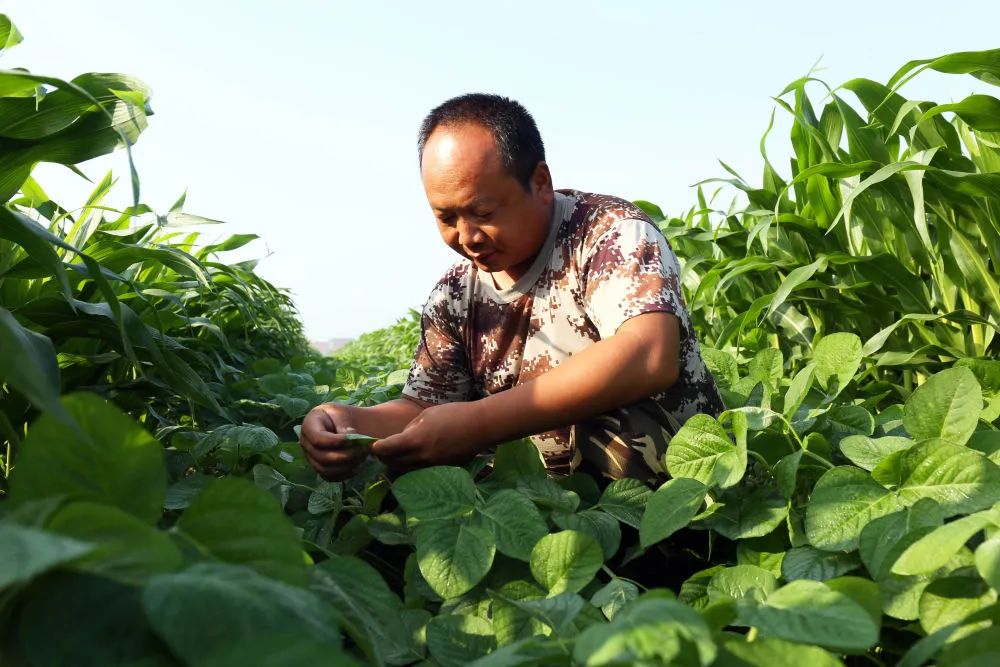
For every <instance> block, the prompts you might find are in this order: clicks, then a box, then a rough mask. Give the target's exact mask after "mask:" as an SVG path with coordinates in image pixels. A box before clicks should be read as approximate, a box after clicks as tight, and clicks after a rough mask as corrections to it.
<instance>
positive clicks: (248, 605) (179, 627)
mask: <svg viewBox="0 0 1000 667" xmlns="http://www.w3.org/2000/svg"><path fill="white" fill-rule="evenodd" d="M142 606H143V609H144V610H145V612H146V617H147V618H148V619H149V623H150V625H151V626H152V627H153V629H154V630H155V631H156V634H158V635H159V636H160V637H162V638H163V640H164V641H165V642H166V643H167V644H168V645H169V646H170V649H171V650H172V651H173V652H174V653H175V654H176V655H177V656H179V657H180V658H181V659H183V660H184V661H185V662H187V663H195V664H211V661H210V660H209V659H208V658H210V656H211V655H212V654H213V653H215V652H216V651H226V650H231V649H232V647H235V646H239V645H240V644H242V643H244V642H246V641H250V640H252V639H253V638H254V637H255V636H257V635H258V634H259V633H260V631H261V629H262V628H266V629H267V632H269V633H287V634H288V635H291V636H294V637H301V638H302V639H304V640H311V641H318V642H321V643H323V644H325V645H327V646H329V647H330V649H331V650H333V651H335V650H336V649H339V648H340V643H341V640H340V632H339V630H338V623H337V619H336V616H335V614H334V611H333V608H332V607H328V606H327V605H325V604H323V602H321V601H320V599H319V598H317V597H316V596H315V595H314V594H313V593H311V592H309V591H307V590H305V589H302V588H297V587H294V586H288V585H286V584H282V583H279V582H277V581H274V580H272V579H268V578H267V577H264V576H262V575H260V574H257V573H256V572H255V571H253V570H251V569H249V568H246V567H240V566H237V565H228V564H224V563H198V564H197V565H194V566H192V567H190V568H188V569H187V570H185V571H183V572H177V573H173V574H161V575H158V576H156V577H154V578H153V579H151V580H150V581H149V583H148V584H146V586H145V588H144V589H143V591H142ZM220 621H222V622H220Z"/></svg>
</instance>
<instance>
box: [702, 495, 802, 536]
mask: <svg viewBox="0 0 1000 667" xmlns="http://www.w3.org/2000/svg"><path fill="white" fill-rule="evenodd" d="M787 516H788V504H787V503H786V502H785V499H784V498H782V497H781V495H780V494H778V493H777V492H776V491H775V490H774V489H771V488H768V487H761V488H759V489H757V490H755V491H753V492H752V493H749V494H746V495H742V494H738V493H732V494H731V495H727V496H723V497H722V498H721V499H720V502H717V503H715V504H714V505H712V506H711V507H709V508H708V510H707V511H705V512H703V513H702V514H701V515H700V516H699V517H696V520H697V519H700V520H701V521H702V522H703V523H704V524H705V525H706V526H708V527H709V528H711V529H712V530H714V531H716V532H718V533H720V534H721V535H723V536H725V537H728V538H729V539H731V540H742V539H747V538H751V537H763V536H764V535H767V534H768V533H770V532H771V531H773V530H774V529H775V528H777V527H778V526H780V525H781V524H782V522H784V521H785V518H786V517H787Z"/></svg>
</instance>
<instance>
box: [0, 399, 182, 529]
mask: <svg viewBox="0 0 1000 667" xmlns="http://www.w3.org/2000/svg"><path fill="white" fill-rule="evenodd" d="M62 405H63V407H64V408H65V409H66V411H67V412H68V413H69V415H70V416H71V417H72V419H73V421H74V422H75V425H74V426H69V425H67V424H65V423H63V422H61V421H59V420H57V419H56V418H55V417H54V416H53V415H48V414H43V415H42V416H41V417H39V418H38V419H37V420H36V421H35V422H34V423H33V424H32V425H31V428H30V429H29V431H28V436H27V437H26V438H25V439H24V442H23V443H22V451H21V453H20V456H19V457H18V461H17V469H16V470H15V472H14V475H13V476H12V479H11V492H10V502H11V504H12V505H14V506H18V505H22V504H24V503H26V502H30V501H32V500H39V499H42V498H47V497H51V496H59V495H65V496H68V497H70V498H75V499H79V500H92V501H95V502H99V503H107V504H109V505H114V506H115V507H119V508H121V509H122V510H124V511H126V512H129V513H131V514H133V515H135V516H137V517H138V518H139V519H141V520H142V521H145V522H146V523H153V522H154V521H156V520H157V519H159V518H160V514H161V512H162V509H163V498H164V495H165V492H166V487H167V476H166V471H165V470H164V466H163V447H162V446H161V445H160V444H159V443H158V442H156V440H154V439H153V437H152V436H151V435H149V433H148V432H147V431H146V430H145V429H144V428H142V427H141V426H140V425H139V424H137V423H136V422H134V421H132V420H131V419H130V418H129V417H128V416H126V415H125V414H124V413H123V412H121V411H120V410H118V408H116V407H114V406H112V405H110V404H108V403H106V402H105V401H104V400H102V399H101V398H99V397H98V396H96V395H94V394H85V393H78V394H70V395H68V396H64V397H63V398H62Z"/></svg>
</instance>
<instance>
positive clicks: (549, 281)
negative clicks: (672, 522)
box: [300, 94, 722, 480]
mask: <svg viewBox="0 0 1000 667" xmlns="http://www.w3.org/2000/svg"><path fill="white" fill-rule="evenodd" d="M418 153H419V158H420V174H421V178H422V180H423V185H424V191H425V192H426V195H427V201H428V202H429V204H430V206H431V209H432V210H433V212H434V215H435V217H436V219H437V227H438V232H439V233H440V235H441V239H442V240H443V241H444V242H445V243H446V244H447V245H448V246H449V247H450V248H451V249H452V250H454V251H455V252H456V253H458V254H459V255H461V256H462V259H461V260H459V261H458V262H457V263H456V264H454V265H453V266H452V267H451V268H450V269H449V270H448V271H447V272H446V273H445V274H444V276H443V277H442V278H441V280H440V281H438V283H437V285H435V287H434V289H433V290H432V291H431V295H430V297H429V298H428V300H427V303H426V304H425V306H424V309H423V315H422V319H421V336H420V344H419V346H418V348H417V350H416V353H415V355H414V360H413V365H412V367H411V369H410V374H409V378H408V379H407V382H406V385H405V387H404V389H403V395H402V398H399V399H397V400H394V401H389V402H387V403H383V404H381V405H376V406H373V407H367V408H362V407H355V406H347V405H338V404H334V403H329V404H324V405H320V406H318V407H316V408H315V409H314V410H312V411H311V412H310V413H309V414H308V415H307V416H306V418H305V421H304V422H303V425H302V434H301V440H300V442H301V445H302V447H303V449H304V451H305V454H306V457H307V458H308V460H309V462H310V463H311V464H312V466H313V467H314V468H315V469H316V470H317V471H318V472H319V473H320V474H321V475H322V476H323V477H324V478H326V479H328V480H343V479H346V478H348V477H350V476H351V475H353V474H354V473H355V472H356V471H357V469H358V468H359V466H360V465H361V463H362V462H363V461H364V459H365V456H366V453H367V452H366V450H364V449H363V448H359V447H358V446H357V445H355V444H353V443H350V442H347V441H345V440H344V436H343V434H344V433H348V432H352V431H353V432H358V433H364V434H367V435H372V436H375V437H378V438H382V439H381V440H379V441H378V442H376V443H375V444H374V445H373V447H372V452H373V453H374V455H375V456H377V457H378V458H379V459H380V460H381V461H383V462H384V463H385V464H386V465H387V466H388V467H389V469H390V470H391V471H395V472H401V471H404V470H409V469H414V468H419V467H424V466H431V465H445V464H462V463H465V462H467V461H469V460H471V459H472V458H474V457H475V456H476V455H478V454H481V453H484V452H488V451H489V450H490V448H492V447H494V446H495V445H497V444H498V443H502V442H505V441H507V440H512V439H516V438H519V437H524V436H530V437H531V439H532V441H533V442H534V443H535V445H536V446H537V447H538V449H539V451H540V452H541V454H542V456H543V458H544V460H545V464H546V467H547V468H548V470H549V472H550V474H552V475H565V474H569V473H570V472H572V471H575V470H578V469H582V470H586V471H589V472H591V473H593V474H596V475H603V476H605V477H612V478H619V477H636V478H639V479H643V480H654V479H655V478H663V476H664V475H665V471H664V470H663V466H662V457H663V453H664V451H665V449H666V445H667V442H668V441H669V439H670V437H671V435H673V434H674V433H676V432H677V429H679V428H680V426H681V425H682V424H683V423H684V421H685V420H686V419H687V418H688V417H690V416H691V415H694V414H696V413H699V412H701V413H708V414H712V415H718V414H719V412H721V410H722V401H721V399H720V398H719V393H718V390H717V388H716V386H715V383H714V381H713V379H712V376H711V374H710V373H709V372H708V370H707V369H706V367H705V364H704V362H703V361H702V358H701V353H700V351H699V347H698V342H697V340H696V339H695V333H694V331H693V330H692V327H691V322H690V318H689V316H688V313H687V310H686V308H685V305H684V301H683V298H682V296H681V289H680V284H679V273H680V272H679V268H678V264H677V258H676V257H675V256H674V253H673V251H672V250H671V248H670V245H669V244H668V243H667V240H666V239H665V238H664V237H663V235H662V233H661V232H660V231H659V229H658V228H657V227H656V225H654V224H653V223H652V222H651V221H650V219H649V218H648V217H647V216H646V215H645V214H644V213H643V211H642V210H641V209H640V208H638V207H637V206H635V205H633V204H631V203H630V202H628V201H625V200H623V199H619V198H616V197H611V196H605V195H598V194H590V193H584V192H578V191H575V190H554V189H553V185H552V177H551V174H550V173H549V168H548V165H547V164H546V162H545V152H544V148H543V144H542V140H541V137H540V136H539V133H538V129H537V128H536V126H535V122H534V120H533V119H532V117H531V116H530V115H529V114H528V112H527V111H526V110H525V109H524V108H523V107H522V106H521V105H520V104H518V103H517V102H514V101H512V100H509V99H507V98H503V97H498V96H495V95H481V94H473V95H464V96H461V97H457V98H454V99H451V100H449V101H447V102H445V103H444V104H442V105H441V106H439V107H437V108H436V109H434V110H433V111H431V113H430V114H429V115H428V116H427V118H426V119H424V122H423V124H422V126H421V128H420V135H419V140H418Z"/></svg>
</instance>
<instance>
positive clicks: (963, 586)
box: [920, 576, 997, 634]
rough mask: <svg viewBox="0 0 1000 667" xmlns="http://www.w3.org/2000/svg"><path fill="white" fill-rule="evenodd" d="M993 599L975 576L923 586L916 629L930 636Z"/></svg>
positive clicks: (950, 579)
mask: <svg viewBox="0 0 1000 667" xmlns="http://www.w3.org/2000/svg"><path fill="white" fill-rule="evenodd" d="M996 599H997V594H996V591H994V590H992V589H990V588H989V586H987V585H986V582H984V581H983V580H982V579H980V578H979V577H965V576H949V577H942V578H941V579H936V580H934V581H932V582H931V583H930V584H928V585H927V588H925V589H924V592H923V594H922V595H921V596H920V626H921V627H922V628H923V629H924V632H926V633H927V634H930V633H932V632H936V631H937V630H940V629H941V628H943V627H945V626H947V625H951V624H952V623H958V622H960V621H962V620H963V619H965V618H966V617H967V616H969V615H970V614H972V613H974V612H976V611H978V610H980V609H982V608H983V607H985V606H987V605H988V604H990V603H993V602H995V601H996Z"/></svg>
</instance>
